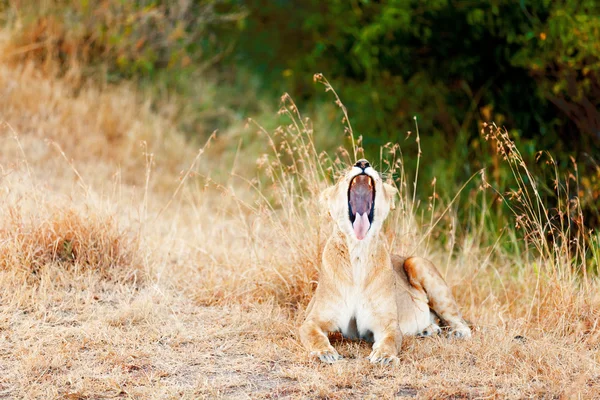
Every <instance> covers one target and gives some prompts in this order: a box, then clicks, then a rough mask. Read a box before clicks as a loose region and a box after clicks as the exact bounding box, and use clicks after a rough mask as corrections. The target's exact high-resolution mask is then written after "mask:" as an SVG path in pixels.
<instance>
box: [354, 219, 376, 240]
mask: <svg viewBox="0 0 600 400" xmlns="http://www.w3.org/2000/svg"><path fill="white" fill-rule="evenodd" d="M370 226H371V223H370V222H369V217H368V216H367V213H364V214H363V215H360V214H359V213H356V219H355V220H354V223H353V224H352V227H353V228H354V233H355V234H356V237H357V238H358V240H363V239H364V238H365V236H367V231H368V230H369V227H370Z"/></svg>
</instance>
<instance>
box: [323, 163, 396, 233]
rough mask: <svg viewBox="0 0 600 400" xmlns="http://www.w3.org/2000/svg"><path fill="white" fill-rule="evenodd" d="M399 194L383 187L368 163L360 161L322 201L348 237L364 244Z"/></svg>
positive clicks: (328, 190) (386, 186) (390, 186)
mask: <svg viewBox="0 0 600 400" xmlns="http://www.w3.org/2000/svg"><path fill="white" fill-rule="evenodd" d="M396 193H397V190H396V188H395V187H393V186H392V185H389V184H387V183H384V182H383V181H382V179H381V177H380V176H379V173H378V172H377V171H375V170H374V169H373V168H372V167H371V165H370V164H369V162H368V161H367V160H364V159H362V160H359V161H358V162H357V163H356V164H355V165H354V166H353V167H352V168H351V169H350V170H349V171H348V172H347V173H346V174H345V175H344V176H343V177H342V178H340V180H339V181H338V182H337V183H336V184H335V185H334V186H332V187H330V188H327V189H325V191H323V193H322V195H321V201H322V202H323V203H324V204H325V205H326V206H327V209H328V211H329V214H330V215H331V217H332V218H333V220H334V221H335V222H336V224H337V226H338V227H339V229H340V230H341V231H342V233H344V235H346V236H347V237H350V238H353V239H357V240H363V239H365V238H369V237H374V236H376V235H377V234H378V233H379V231H380V230H381V227H382V225H383V221H384V220H385V218H386V217H387V215H388V213H389V212H390V210H391V209H394V196H395V195H396Z"/></svg>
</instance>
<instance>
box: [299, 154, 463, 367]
mask: <svg viewBox="0 0 600 400" xmlns="http://www.w3.org/2000/svg"><path fill="white" fill-rule="evenodd" d="M360 162H366V160H361V161H360ZM360 162H359V163H360ZM361 172H362V170H361V169H360V168H358V167H356V166H355V167H353V168H352V169H351V170H350V171H349V172H348V173H347V174H346V175H345V176H344V177H342V178H341V179H340V180H339V181H338V183H337V184H336V185H335V186H333V187H330V188H328V189H326V190H325V191H324V192H323V195H322V197H321V200H322V203H323V205H325V206H326V207H327V210H328V212H329V214H330V215H331V217H332V218H333V219H334V221H335V222H336V226H335V229H334V232H333V234H332V236H331V237H330V238H329V240H328V241H327V244H326V245H325V249H324V251H323V259H322V268H321V271H320V275H319V282H318V286H317V289H316V291H315V294H314V297H313V298H312V300H311V302H310V304H309V305H308V308H307V310H306V320H305V322H304V324H303V325H302V326H301V328H300V339H301V341H302V343H303V344H304V346H305V347H306V348H307V349H308V350H309V351H310V352H311V354H312V355H315V356H317V357H319V359H321V361H324V362H328V363H332V362H335V361H337V360H339V359H340V358H341V356H340V355H339V354H338V352H337V351H336V350H335V349H334V348H333V346H331V344H330V343H329V339H328V337H327V333H328V332H335V331H341V332H342V334H343V335H344V336H346V337H349V338H351V339H356V338H360V337H362V338H366V339H371V335H370V334H369V333H372V339H373V341H374V344H373V351H372V352H371V354H370V356H369V360H370V361H371V362H373V363H381V364H397V363H398V361H399V360H398V356H397V355H398V351H399V350H400V347H401V344H402V335H422V336H429V335H431V334H434V333H439V332H440V328H439V327H438V326H437V324H436V323H435V322H436V318H435V316H436V315H437V316H439V317H440V318H441V319H442V320H443V321H444V322H445V323H446V324H447V325H448V326H449V328H450V331H449V332H450V333H449V334H450V335H452V336H455V337H469V336H470V335H471V330H470V329H469V327H468V326H467V325H466V324H465V322H464V320H463V319H462V317H461V313H460V311H459V309H458V306H457V304H456V301H455V300H454V298H453V296H452V293H451V291H450V289H449V288H448V286H447V285H446V283H445V282H444V279H443V278H442V276H441V275H440V273H439V272H438V271H437V269H436V268H435V266H434V265H433V264H432V263H430V262H429V261H427V260H425V259H422V258H418V257H409V258H403V257H400V256H397V255H393V254H390V253H389V251H388V249H387V248H386V244H385V241H384V240H383V238H382V237H380V230H381V227H382V224H383V221H384V220H385V218H386V217H387V215H388V213H389V211H390V209H392V208H393V207H394V196H395V194H396V189H395V188H394V187H393V186H391V185H388V184H386V183H383V182H382V180H381V178H380V176H379V174H378V173H377V172H376V171H374V170H373V169H372V168H371V167H368V168H366V169H365V173H367V174H368V175H369V176H371V177H372V178H373V180H374V181H375V202H374V206H375V210H374V218H373V221H372V224H371V227H370V229H369V231H368V233H367V235H366V237H365V238H364V239H363V240H358V239H357V237H356V235H355V234H354V231H353V229H352V224H351V222H350V219H349V216H348V187H349V185H350V182H351V181H352V179H353V178H354V177H355V176H356V175H358V174H360V173H361ZM432 311H433V312H434V313H435V314H434V313H433V312H432Z"/></svg>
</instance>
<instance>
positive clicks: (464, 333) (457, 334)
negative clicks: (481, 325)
mask: <svg viewBox="0 0 600 400" xmlns="http://www.w3.org/2000/svg"><path fill="white" fill-rule="evenodd" d="M470 337H471V329H470V328H469V327H468V326H466V325H462V326H455V327H453V328H452V329H450V331H449V332H448V338H450V339H468V338H470Z"/></svg>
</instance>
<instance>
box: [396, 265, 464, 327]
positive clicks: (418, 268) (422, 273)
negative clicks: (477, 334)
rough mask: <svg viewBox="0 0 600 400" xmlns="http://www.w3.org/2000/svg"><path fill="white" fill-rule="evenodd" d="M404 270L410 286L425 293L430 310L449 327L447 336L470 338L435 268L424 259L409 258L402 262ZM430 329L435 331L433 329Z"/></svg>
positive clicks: (454, 302)
mask: <svg viewBox="0 0 600 400" xmlns="http://www.w3.org/2000/svg"><path fill="white" fill-rule="evenodd" d="M404 270H405V271H406V275H407V277H408V280H409V282H410V284H411V285H412V286H413V287H415V288H416V289H418V290H422V291H424V292H425V294H426V295H427V300H428V302H429V306H430V307H431V309H432V310H433V311H434V312H435V313H436V314H437V315H438V316H439V317H440V318H441V319H442V320H443V321H444V322H445V323H446V324H447V325H448V326H449V327H450V333H449V336H452V337H458V338H467V337H470V336H471V329H470V328H469V327H468V326H467V324H466V323H465V321H464V320H463V318H462V315H461V313H460V310H459V308H458V305H457V304H456V300H454V296H452V292H451V291H450V288H449V287H448V285H447V284H446V282H445V281H444V278H442V276H441V275H440V273H439V272H438V270H437V269H436V268H435V266H434V265H433V264H432V263H431V262H430V261H428V260H426V259H424V258H420V257H411V258H408V259H407V260H406V261H405V262H404ZM436 326H437V325H436ZM432 329H434V330H435V328H434V327H432ZM438 329H439V327H438Z"/></svg>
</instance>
